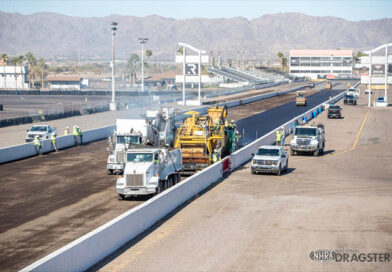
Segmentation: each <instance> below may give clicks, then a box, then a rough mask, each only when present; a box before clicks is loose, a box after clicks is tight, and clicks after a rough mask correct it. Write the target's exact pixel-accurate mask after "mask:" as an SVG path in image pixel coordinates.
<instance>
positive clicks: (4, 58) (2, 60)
mask: <svg viewBox="0 0 392 272" xmlns="http://www.w3.org/2000/svg"><path fill="white" fill-rule="evenodd" d="M0 58H1V62H2V63H3V70H4V73H3V74H4V89H7V75H6V73H5V66H6V65H7V60H8V55H7V54H6V53H3V54H1V57H0Z"/></svg>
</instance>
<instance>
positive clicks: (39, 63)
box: [38, 57, 46, 89]
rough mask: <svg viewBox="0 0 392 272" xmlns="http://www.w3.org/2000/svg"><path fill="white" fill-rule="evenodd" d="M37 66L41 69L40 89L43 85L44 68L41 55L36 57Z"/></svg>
mask: <svg viewBox="0 0 392 272" xmlns="http://www.w3.org/2000/svg"><path fill="white" fill-rule="evenodd" d="M38 67H40V68H41V69H40V70H41V89H42V88H43V87H44V70H45V68H46V65H45V60H44V58H42V57H41V58H39V59H38Z"/></svg>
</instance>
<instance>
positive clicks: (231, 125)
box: [229, 120, 237, 130]
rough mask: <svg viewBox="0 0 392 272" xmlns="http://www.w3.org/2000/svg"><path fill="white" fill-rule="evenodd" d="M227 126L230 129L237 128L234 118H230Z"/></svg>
mask: <svg viewBox="0 0 392 272" xmlns="http://www.w3.org/2000/svg"><path fill="white" fill-rule="evenodd" d="M229 127H230V128H231V129H232V130H235V129H236V128H237V125H236V124H235V121H234V120H231V121H230V124H229Z"/></svg>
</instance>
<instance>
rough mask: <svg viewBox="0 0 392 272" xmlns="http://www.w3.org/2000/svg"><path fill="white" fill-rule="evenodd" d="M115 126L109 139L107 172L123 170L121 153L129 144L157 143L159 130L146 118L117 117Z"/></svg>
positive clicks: (151, 144)
mask: <svg viewBox="0 0 392 272" xmlns="http://www.w3.org/2000/svg"><path fill="white" fill-rule="evenodd" d="M116 126H117V129H116V132H115V133H114V135H113V137H112V138H111V139H110V140H109V145H110V150H109V151H110V152H111V154H110V155H109V157H108V161H107V171H108V174H113V173H114V172H116V173H121V172H122V171H123V169H124V163H125V162H124V160H123V157H124V156H123V154H124V152H125V151H126V150H127V149H128V148H129V145H149V146H158V145H159V131H158V130H157V129H156V128H155V126H154V125H152V124H151V122H150V121H149V120H147V119H117V120H116Z"/></svg>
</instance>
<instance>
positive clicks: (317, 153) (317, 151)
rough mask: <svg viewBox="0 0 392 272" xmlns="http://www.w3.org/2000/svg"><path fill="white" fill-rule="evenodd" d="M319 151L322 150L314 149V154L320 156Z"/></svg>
mask: <svg viewBox="0 0 392 272" xmlns="http://www.w3.org/2000/svg"><path fill="white" fill-rule="evenodd" d="M319 153H320V150H319V149H317V150H316V151H314V153H313V156H315V157H318V155H319Z"/></svg>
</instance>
